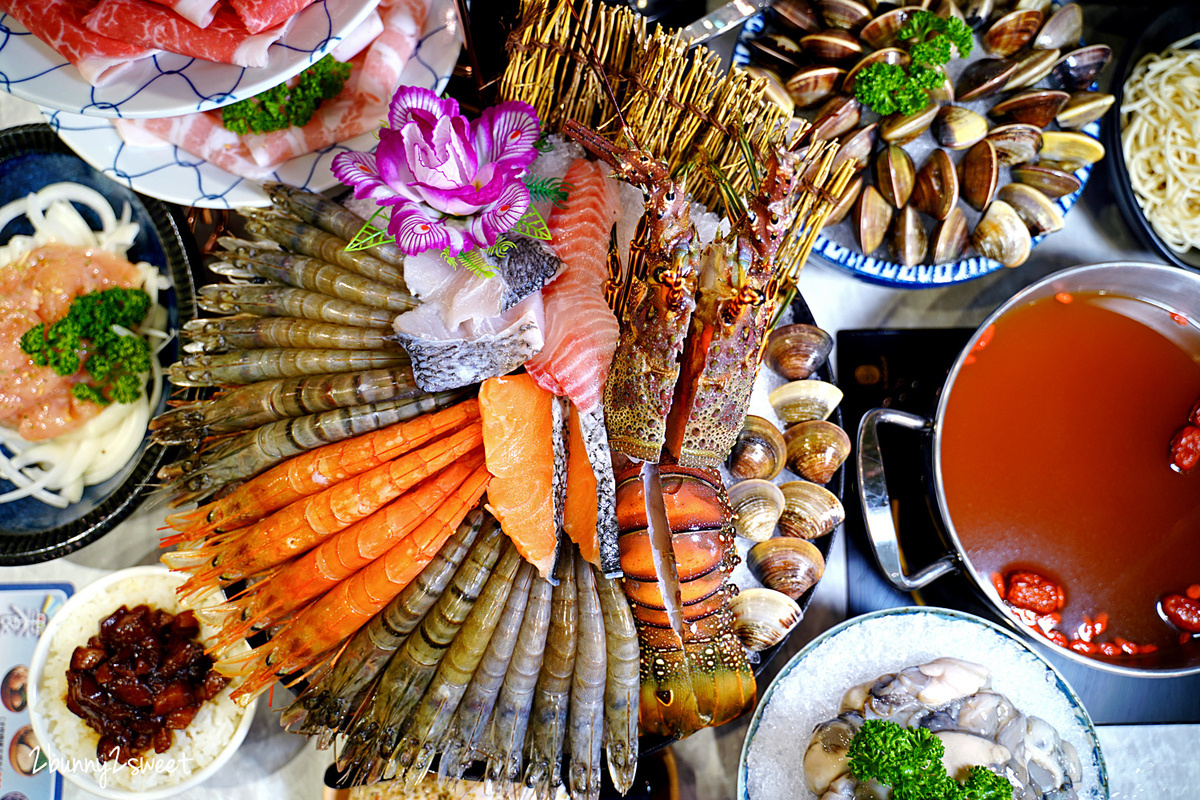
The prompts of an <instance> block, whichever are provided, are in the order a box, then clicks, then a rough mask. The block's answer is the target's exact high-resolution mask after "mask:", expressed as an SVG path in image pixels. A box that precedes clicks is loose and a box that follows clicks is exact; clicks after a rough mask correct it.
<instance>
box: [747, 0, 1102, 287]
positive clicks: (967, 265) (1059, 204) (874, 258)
mask: <svg viewBox="0 0 1200 800" xmlns="http://www.w3.org/2000/svg"><path fill="white" fill-rule="evenodd" d="M1053 5H1054V7H1055V8H1057V7H1058V6H1059V5H1061V2H1060V1H1059V0H1055V2H1054V4H1053ZM767 23H768V17H767V15H766V14H756V15H755V16H753V17H751V18H750V19H749V20H747V21H746V24H745V25H744V26H743V28H742V32H741V34H740V35H739V37H738V41H737V43H736V45H735V46H734V51H733V63H734V64H735V65H737V66H745V65H747V64H749V63H750V49H749V47H748V46H747V45H746V42H747V41H748V40H750V39H754V38H755V37H757V36H758V35H759V34H761V33H762V32H763V31H764V29H765V28H766V27H767ZM1082 44H1083V43H1082V42H1081V43H1080V45H1081V46H1082ZM978 45H979V37H978V33H977V35H976V47H975V53H973V54H972V58H970V59H968V60H966V61H958V60H955V61H952V62H951V63H950V64H949V65H947V71H948V72H949V74H950V77H951V79H952V80H957V77H958V73H959V71H961V69H962V68H963V67H965V66H966V65H967V64H968V63H971V62H972V61H974V60H976V59H977V58H980V57H984V56H986V54H985V53H984V52H983V48H982V47H980V46H978ZM787 77H788V76H784V79H785V80H786V78H787ZM1043 85H1044V80H1043V81H1039V82H1038V84H1037V87H1042V86H1043ZM1091 88H1092V89H1093V90H1094V89H1095V88H1096V84H1093V85H1092V87H1091ZM997 99H998V98H997V97H990V98H986V99H984V100H976V101H972V102H969V103H964V104H962V105H964V106H965V107H967V108H970V109H971V110H973V111H977V112H978V113H980V114H984V115H985V116H986V110H987V108H989V107H990V106H991V105H992V104H993V103H994V102H995V101H996V100H997ZM807 111H815V109H805V112H807ZM868 113H869V114H872V118H874V114H873V112H870V111H869V110H868ZM809 116H811V115H809ZM1081 132H1082V133H1085V134H1087V135H1088V136H1091V137H1092V138H1093V139H1099V137H1100V122H1098V121H1097V122H1093V123H1090V124H1089V125H1087V126H1086V127H1085V128H1083V129H1082V131H1081ZM935 147H936V144H935V143H934V141H933V140H932V137H931V136H930V135H929V134H928V133H925V134H922V135H921V136H920V137H918V138H917V139H916V140H915V141H914V142H912V143H910V144H907V145H905V150H907V151H908V153H909V155H910V156H912V158H913V161H914V163H915V164H916V166H917V168H918V169H920V167H921V165H922V164H923V163H924V160H925V157H926V156H927V155H928V153H929V152H930V151H932V150H933V149H934V148H935ZM948 152H949V153H950V156H951V159H952V160H954V161H955V162H956V163H957V161H958V159H959V158H960V157H961V151H960V152H958V153H955V152H954V151H948ZM1110 157H1111V155H1110ZM1118 157H1119V154H1118ZM1091 172H1092V165H1088V166H1085V167H1082V168H1080V169H1079V170H1077V171H1076V172H1075V177H1076V178H1078V179H1079V183H1080V188H1079V190H1078V191H1076V192H1074V193H1072V194H1069V195H1064V196H1063V197H1059V198H1057V199H1052V200H1051V202H1052V203H1054V205H1055V207H1056V208H1058V211H1059V213H1060V214H1062V215H1063V216H1064V217H1065V216H1066V213H1067V212H1068V211H1069V210H1070V209H1071V206H1073V205H1075V201H1076V200H1078V199H1079V195H1080V194H1082V193H1083V190H1084V188H1086V186H1087V181H1088V176H1089V175H1091ZM1007 173H1008V168H1007V167H1001V168H1000V178H1001V179H1000V185H1001V186H1003V185H1004V184H1005V183H1007V182H1008V181H1007ZM960 208H962V210H963V213H964V214H965V215H966V218H967V226H968V230H974V229H975V223H976V222H977V221H978V220H979V217H980V216H981V215H980V213H979V212H977V211H975V209H973V208H971V207H970V206H968V205H967V204H966V203H963V204H962V205H961V206H960ZM851 216H852V215H847V218H846V220H844V221H843V222H841V223H839V224H838V225H834V226H830V227H828V228H826V229H825V230H823V231H822V232H821V233H820V234H819V235H818V236H817V238H816V241H815V243H814V245H813V249H812V255H813V256H815V257H816V258H818V259H820V260H821V261H824V262H826V263H829V264H833V265H834V266H837V267H841V268H842V269H845V270H848V271H849V272H850V273H852V274H853V275H855V276H856V277H858V278H861V279H863V280H865V281H868V282H870V283H877V284H880V285H883V286H890V287H894V288H904V289H924V288H933V287H938V286H946V285H949V284H952V283H961V282H963V281H969V280H973V279H975V278H979V277H982V276H984V275H987V274H988V273H991V272H995V271H996V270H999V269H1003V268H1004V265H1003V264H1001V263H1000V262H999V261H995V260H994V259H990V258H984V257H983V256H980V255H978V254H977V253H974V251H973V250H970V249H968V251H967V252H968V256H967V257H964V258H961V259H959V260H958V261H953V262H947V263H945V264H914V265H912V266H906V265H904V264H902V263H899V262H896V261H892V260H891V256H890V254H888V251H887V246H886V244H885V245H884V246H882V247H880V248H879V249H878V250H876V251H875V252H874V253H871V254H866V255H864V254H863V253H862V249H861V248H860V247H859V245H858V241H857V239H856V236H855V234H854V231H853V226H852V224H851V222H850V221H849V220H850V218H851ZM922 221H923V222H925V221H926V220H925V219H924V218H922ZM929 233H930V240H931V242H932V234H933V229H932V227H930V229H929ZM1051 235H1052V234H1051ZM1043 238H1045V237H1041V236H1039V237H1036V238H1034V240H1033V245H1034V246H1035V247H1036V246H1037V244H1038V242H1040V241H1041V240H1042V239H1043ZM1018 269H1019V267H1018Z"/></svg>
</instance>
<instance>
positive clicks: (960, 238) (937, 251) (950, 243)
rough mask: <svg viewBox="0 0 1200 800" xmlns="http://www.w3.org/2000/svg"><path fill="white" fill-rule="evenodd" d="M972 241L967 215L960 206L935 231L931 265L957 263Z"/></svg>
mask: <svg viewBox="0 0 1200 800" xmlns="http://www.w3.org/2000/svg"><path fill="white" fill-rule="evenodd" d="M970 241H971V237H970V234H969V233H968V231H967V215H966V214H964V213H963V210H962V209H961V208H959V207H958V206H955V207H954V208H952V209H950V213H949V214H947V215H946V218H945V219H944V220H942V221H941V222H939V223H938V225H937V227H936V228H935V229H934V231H933V243H932V244H933V248H932V250H931V251H930V254H929V261H930V263H931V264H945V263H947V262H950V261H957V260H958V259H959V257H960V256H962V254H963V253H964V252H966V250H967V244H968V243H969V242H970Z"/></svg>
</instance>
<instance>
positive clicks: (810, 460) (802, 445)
mask: <svg viewBox="0 0 1200 800" xmlns="http://www.w3.org/2000/svg"><path fill="white" fill-rule="evenodd" d="M909 210H911V209H909ZM1010 211H1011V209H1010ZM914 213H915V212H914ZM1013 216H1014V218H1015V217H1016V214H1015V213H1014V214H1013ZM1019 222H1020V220H1018V223H1019ZM1021 230H1022V231H1023V232H1024V233H1025V235H1026V236H1028V235H1029V232H1028V231H1026V230H1025V226H1024V225H1021ZM783 439H784V441H785V442H787V454H788V460H787V463H788V468H789V469H791V471H792V472H794V473H796V474H797V475H799V476H800V477H802V478H807V479H808V480H810V481H812V482H814V483H829V480H830V479H831V478H832V477H833V474H834V473H835V472H837V470H838V467H840V466H842V464H843V463H844V462H845V461H846V459H847V458H848V457H849V456H850V437H849V436H847V435H846V432H845V431H844V430H842V429H841V428H840V427H838V426H837V425H835V424H833V423H832V422H829V421H828V420H823V419H813V420H808V421H807V422H797V423H796V424H795V425H792V426H790V427H788V429H787V430H786V431H784V432H783Z"/></svg>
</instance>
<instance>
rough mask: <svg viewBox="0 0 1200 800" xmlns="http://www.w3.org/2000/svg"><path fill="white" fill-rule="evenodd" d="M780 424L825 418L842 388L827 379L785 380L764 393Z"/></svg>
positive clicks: (836, 404)
mask: <svg viewBox="0 0 1200 800" xmlns="http://www.w3.org/2000/svg"><path fill="white" fill-rule="evenodd" d="M767 402H769V403H770V404H771V408H773V409H775V413H776V414H777V415H778V416H779V418H780V419H781V420H783V424H784V425H791V424H792V423H794V422H806V421H808V420H810V419H829V415H830V414H832V413H833V410H834V409H835V408H837V406H838V403H840V402H842V390H841V389H839V388H838V387H836V386H834V385H833V384H832V383H829V382H828V381H822V380H816V379H814V378H808V379H806V380H801V381H789V382H787V383H785V384H783V385H782V386H780V387H778V388H777V389H775V390H774V391H772V392H771V394H770V395H768V396H767Z"/></svg>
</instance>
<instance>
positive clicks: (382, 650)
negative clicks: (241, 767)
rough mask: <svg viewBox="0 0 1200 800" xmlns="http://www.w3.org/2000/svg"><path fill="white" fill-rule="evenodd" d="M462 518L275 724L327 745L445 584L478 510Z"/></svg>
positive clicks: (471, 534)
mask: <svg viewBox="0 0 1200 800" xmlns="http://www.w3.org/2000/svg"><path fill="white" fill-rule="evenodd" d="M464 522H465V524H463V525H460V526H459V528H458V530H457V531H455V533H454V535H453V536H451V537H450V538H449V539H447V540H446V543H445V544H444V545H442V549H441V550H439V551H438V553H437V555H436V556H434V557H433V559H432V560H431V561H430V562H429V563H428V564H426V565H425V568H424V569H423V570H421V572H420V573H419V574H418V575H417V577H416V578H414V579H413V580H412V582H411V583H409V584H408V586H405V587H404V589H402V590H401V591H400V594H398V595H397V596H396V597H395V599H393V600H392V601H391V602H390V603H388V604H387V607H385V608H384V609H383V611H381V612H379V613H378V614H376V615H375V616H374V617H372V618H371V620H370V622H368V623H367V624H366V625H364V626H363V627H362V628H360V629H359V631H358V632H357V633H356V634H354V636H353V637H352V638H351V639H350V642H349V643H348V644H347V645H346V649H345V650H343V651H342V653H341V654H340V655H339V656H338V658H337V660H336V661H335V662H334V663H333V665H332V666H331V668H330V669H329V670H327V671H326V672H324V673H323V674H322V675H321V676H320V677H319V678H317V679H316V680H314V681H313V682H311V683H309V685H308V687H307V688H306V689H305V690H304V691H303V692H301V694H300V696H299V697H297V698H296V700H295V701H293V702H292V704H291V705H290V706H288V707H287V708H286V709H285V710H284V712H283V715H282V717H281V718H280V724H281V725H283V726H284V727H285V728H287V729H288V730H291V731H294V732H296V733H305V734H311V733H317V732H320V736H319V738H318V740H317V747H318V748H320V749H322V750H324V749H325V748H327V747H329V745H330V743H331V742H332V740H333V736H334V734H336V733H337V732H339V731H341V730H343V729H344V728H345V726H346V725H347V724H348V723H349V721H350V715H351V714H352V713H353V712H354V710H355V709H356V708H357V707H358V706H357V704H356V702H355V701H356V700H357V699H359V698H361V697H362V695H363V693H364V692H365V691H366V689H367V686H368V685H369V684H370V683H371V682H372V681H373V680H374V679H375V676H376V675H378V674H379V673H380V672H381V671H382V670H383V668H384V666H385V665H386V664H387V662H388V659H389V658H391V657H392V654H393V653H395V652H396V650H397V649H398V648H399V647H400V645H401V644H403V643H404V640H405V639H406V638H408V635H409V634H410V633H412V632H413V631H414V630H416V628H417V625H419V624H421V620H422V619H424V617H425V614H426V613H427V612H428V611H429V609H431V608H432V607H433V604H434V603H436V602H437V599H438V598H439V597H441V596H442V593H443V592H444V591H445V589H446V587H447V586H448V585H449V584H450V580H451V579H452V578H453V577H454V573H455V572H457V571H458V568H459V566H461V565H462V562H463V559H465V558H466V556H467V552H468V551H469V550H470V548H471V545H472V544H473V543H474V541H475V538H476V536H477V534H478V533H479V529H480V527H481V526H482V524H483V511H482V510H481V509H478V508H476V509H472V510H471V511H469V512H468V513H467V517H466V519H465V520H464Z"/></svg>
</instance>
